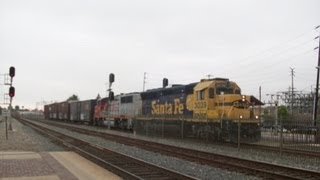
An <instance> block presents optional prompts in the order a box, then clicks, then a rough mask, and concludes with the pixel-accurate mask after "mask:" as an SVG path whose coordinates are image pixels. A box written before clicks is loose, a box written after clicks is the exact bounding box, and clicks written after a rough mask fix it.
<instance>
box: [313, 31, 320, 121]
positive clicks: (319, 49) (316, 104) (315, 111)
mask: <svg viewBox="0 0 320 180" xmlns="http://www.w3.org/2000/svg"><path fill="white" fill-rule="evenodd" d="M318 28H320V25H319V26H317V27H316V28H315V29H318ZM317 38H318V39H319V46H318V66H317V85H316V99H315V103H314V111H313V113H314V114H313V122H314V126H316V125H317V110H318V100H319V95H318V94H319V68H320V35H319V36H317V37H316V38H315V39H317Z"/></svg>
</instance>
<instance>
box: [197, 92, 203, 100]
mask: <svg viewBox="0 0 320 180" xmlns="http://www.w3.org/2000/svg"><path fill="white" fill-rule="evenodd" d="M204 92H205V90H201V91H197V100H203V99H204Z"/></svg>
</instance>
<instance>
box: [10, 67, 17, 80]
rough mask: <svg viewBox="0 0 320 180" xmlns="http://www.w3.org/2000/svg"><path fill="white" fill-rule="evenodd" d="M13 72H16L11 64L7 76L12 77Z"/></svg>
mask: <svg viewBox="0 0 320 180" xmlns="http://www.w3.org/2000/svg"><path fill="white" fill-rule="evenodd" d="M15 74H16V69H15V68H14V67H13V66H11V67H10V68H9V76H10V77H12V78H13V77H14V76H15Z"/></svg>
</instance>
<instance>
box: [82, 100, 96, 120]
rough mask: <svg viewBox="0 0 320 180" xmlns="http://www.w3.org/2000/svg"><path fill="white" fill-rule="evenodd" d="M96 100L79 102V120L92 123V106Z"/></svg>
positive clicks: (93, 106)
mask: <svg viewBox="0 0 320 180" xmlns="http://www.w3.org/2000/svg"><path fill="white" fill-rule="evenodd" d="M96 103H97V100H95V99H92V100H86V101H81V102H80V119H79V120H80V121H81V122H90V123H93V115H94V108H95V105H96Z"/></svg>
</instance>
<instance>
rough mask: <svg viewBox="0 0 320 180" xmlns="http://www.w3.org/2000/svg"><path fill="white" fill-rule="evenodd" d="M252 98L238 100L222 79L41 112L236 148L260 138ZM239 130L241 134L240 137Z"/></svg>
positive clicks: (235, 88)
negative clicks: (234, 145) (206, 139)
mask: <svg viewBox="0 0 320 180" xmlns="http://www.w3.org/2000/svg"><path fill="white" fill-rule="evenodd" d="M259 105H263V103H262V102H260V101H259V100H258V99H256V98H255V97H254V96H247V95H242V94H241V89H240V88H239V86H238V85H237V84H236V83H235V82H232V81H230V80H229V79H225V78H214V79H204V80H201V81H200V82H196V83H191V84H187V85H172V87H163V88H158V89H151V90H147V91H145V92H135V93H128V94H120V95H117V96H115V97H114V98H112V101H111V100H110V99H109V98H102V99H97V100H87V101H76V102H61V103H54V104H49V105H46V106H45V107H44V114H45V118H46V119H60V120H69V121H75V122H87V123H89V124H92V125H98V126H108V127H117V128H122V129H132V130H133V131H134V132H135V133H138V134H146V135H162V136H164V135H165V136H168V137H169V136H170V137H181V136H182V137H196V138H209V139H212V140H220V141H231V142H236V141H237V138H238V134H240V139H241V141H242V142H249V141H250V142H252V141H258V140H259V139H260V137H261V131H260V124H259V117H257V116H256V114H255V112H254V110H255V108H254V107H255V106H259ZM239 130H240V131H239Z"/></svg>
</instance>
